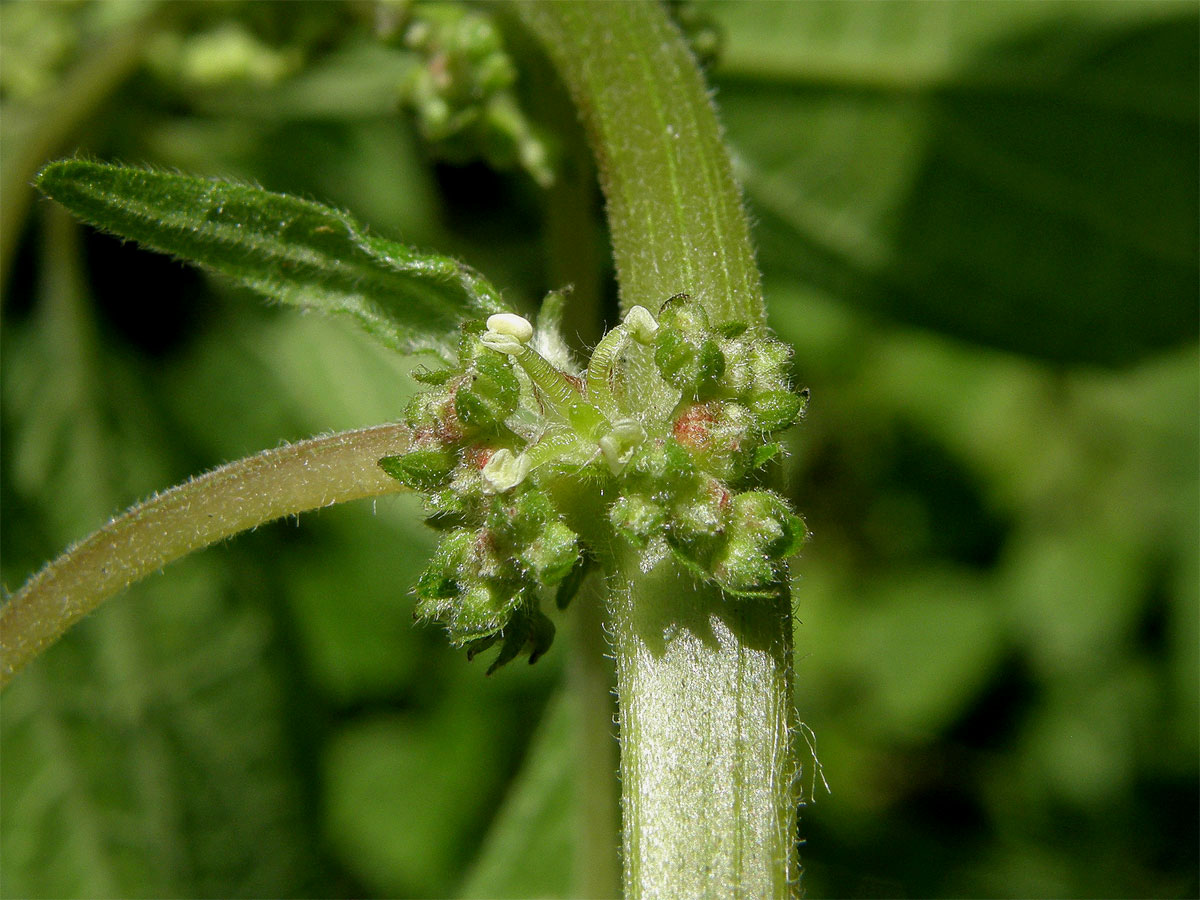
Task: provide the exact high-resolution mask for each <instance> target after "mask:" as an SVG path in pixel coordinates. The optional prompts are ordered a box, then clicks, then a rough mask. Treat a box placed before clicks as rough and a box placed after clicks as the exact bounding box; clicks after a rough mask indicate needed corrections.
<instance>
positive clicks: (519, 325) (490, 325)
mask: <svg viewBox="0 0 1200 900" xmlns="http://www.w3.org/2000/svg"><path fill="white" fill-rule="evenodd" d="M487 329H488V331H489V332H493V333H495V334H508V335H512V336H513V337H514V338H516V339H517V340H518V341H519V342H521V343H522V344H524V343H526V342H527V341H528V340H529V339H530V338H531V337H533V325H531V324H530V323H529V320H528V319H526V318H525V317H523V316H518V315H517V314H516V313H496V314H495V315H494V316H488V320H487Z"/></svg>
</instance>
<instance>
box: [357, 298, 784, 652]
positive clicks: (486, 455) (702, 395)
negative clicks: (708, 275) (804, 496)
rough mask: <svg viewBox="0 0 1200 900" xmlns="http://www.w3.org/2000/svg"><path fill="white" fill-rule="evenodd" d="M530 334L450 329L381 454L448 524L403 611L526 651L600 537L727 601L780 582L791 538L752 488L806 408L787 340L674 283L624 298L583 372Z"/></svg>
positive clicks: (779, 509)
mask: <svg viewBox="0 0 1200 900" xmlns="http://www.w3.org/2000/svg"><path fill="white" fill-rule="evenodd" d="M538 332H539V334H538V336H537V340H535V338H534V328H533V326H532V325H531V324H530V323H529V322H528V321H527V320H525V319H523V318H521V317H520V316H516V315H513V314H510V313H501V314H498V315H494V316H492V317H490V318H489V319H488V320H487V325H486V328H482V327H480V326H479V325H477V324H476V325H468V326H464V331H463V336H462V340H461V342H460V346H459V353H458V363H457V365H455V366H453V367H451V368H448V369H444V370H441V371H438V372H432V373H431V372H422V373H420V374H419V375H418V378H419V379H420V380H421V381H423V382H424V383H426V384H427V385H428V389H427V390H426V391H424V392H422V393H420V394H418V395H417V396H416V397H415V398H414V399H413V401H412V403H411V404H410V406H409V409H408V412H407V415H406V421H407V424H408V425H409V427H410V429H411V431H412V440H411V444H410V447H409V449H408V451H407V452H406V453H404V454H402V455H399V456H392V457H386V458H384V459H382V460H380V465H381V466H382V467H383V468H384V470H385V471H386V472H387V473H388V474H389V475H391V476H393V477H394V478H397V479H399V480H400V481H402V482H403V483H404V484H406V485H408V486H409V487H412V488H413V489H414V490H418V491H421V492H423V493H425V495H426V498H427V499H426V504H427V508H428V512H429V520H428V521H429V522H430V524H432V525H434V526H435V527H437V528H440V529H442V530H444V531H446V535H445V537H444V538H443V540H442V543H441V545H440V546H439V547H438V549H437V552H436V553H435V555H434V558H433V560H432V562H431V563H430V565H429V567H428V568H427V569H426V571H425V573H424V574H423V575H422V576H421V579H420V580H419V582H418V584H417V587H416V593H417V597H418V604H417V615H418V616H419V617H421V618H426V619H432V620H436V621H439V622H441V623H442V624H444V625H445V626H446V628H447V630H448V632H449V634H450V637H451V640H452V641H453V642H454V643H456V644H460V645H465V646H466V647H467V648H468V653H469V654H470V655H473V654H474V653H476V652H478V651H479V650H481V649H483V648H484V647H487V646H491V645H492V644H494V643H496V642H498V641H501V642H502V645H501V650H500V655H499V657H498V659H497V660H496V662H495V664H494V665H493V667H492V668H493V669H494V668H495V667H496V666H498V665H501V664H503V663H504V662H507V661H508V660H510V659H512V658H513V657H514V656H516V655H517V654H518V653H520V652H522V651H523V650H526V649H528V650H529V653H530V656H531V657H532V658H533V659H536V658H537V657H538V656H539V655H540V654H541V653H542V652H544V651H545V649H546V647H547V646H548V645H549V642H550V640H551V639H552V637H553V634H554V628H553V625H552V624H551V622H550V620H549V618H548V617H547V616H546V615H545V614H544V613H543V612H542V611H541V607H540V602H541V597H542V595H543V594H544V593H546V592H547V590H548V589H554V590H555V591H556V592H557V598H558V604H559V606H560V608H561V607H563V606H565V605H566V604H567V603H568V602H569V601H570V599H571V595H572V594H573V593H574V591H575V590H576V589H577V587H578V585H579V582H580V581H581V580H582V577H583V575H584V573H585V572H586V569H587V567H588V564H589V561H590V560H592V559H594V558H596V557H597V556H601V555H602V554H600V553H598V552H597V550H598V549H599V548H600V547H604V548H606V550H605V552H609V553H611V548H612V545H613V542H614V541H624V542H626V543H627V544H628V545H629V546H631V547H632V548H634V549H635V550H636V551H637V552H638V553H640V554H641V562H642V566H643V568H644V569H646V570H647V571H648V570H649V569H650V568H652V567H653V566H655V565H656V564H657V563H658V562H660V561H661V560H662V559H663V558H665V557H666V556H668V555H674V557H675V558H676V559H678V560H680V561H681V562H682V563H684V564H685V565H686V566H687V567H688V568H689V569H691V570H692V571H693V572H694V573H695V574H696V576H697V578H699V579H702V580H710V581H714V582H716V583H717V584H718V585H719V586H720V587H721V588H722V589H723V590H724V591H725V592H727V593H728V594H730V595H733V596H736V597H749V598H752V597H764V596H774V595H775V594H777V592H778V591H779V588H780V585H781V583H782V581H783V578H784V572H783V565H784V563H783V561H784V559H785V558H786V557H787V556H789V555H791V554H792V553H795V552H796V550H797V549H798V548H799V547H800V545H801V543H803V541H804V538H805V536H806V530H805V527H804V523H803V521H802V520H801V519H800V518H799V517H798V516H797V515H795V513H793V512H792V511H791V508H790V506H789V505H788V503H787V501H785V500H784V499H783V498H782V497H780V496H779V495H777V494H775V493H773V492H771V491H769V490H766V489H764V488H763V487H761V486H760V485H759V484H758V482H759V481H760V480H761V479H760V478H759V474H760V473H761V470H762V468H763V467H764V466H765V465H766V464H767V462H768V461H769V460H771V459H772V458H773V457H775V456H777V455H778V454H780V453H781V452H782V448H781V446H780V445H779V444H778V443H774V442H772V440H771V438H772V436H773V435H775V434H776V433H777V432H779V431H781V430H782V429H784V428H787V427H788V426H789V425H791V424H793V423H794V422H795V421H796V420H797V419H798V418H799V417H800V416H801V415H802V414H803V411H804V405H805V400H806V396H807V393H806V392H801V393H796V392H793V391H792V390H791V388H790V386H789V383H788V368H789V364H790V361H791V356H790V350H789V349H788V348H787V346H786V345H784V344H782V343H780V342H779V341H776V340H774V339H772V338H770V337H768V336H767V335H765V334H763V333H762V332H761V331H753V330H750V329H747V328H746V327H744V326H740V325H726V326H724V327H720V328H713V327H711V325H710V323H709V321H708V319H707V316H706V315H705V312H704V309H703V307H702V306H701V305H700V304H699V303H697V302H695V301H694V300H692V299H691V298H690V297H688V296H687V295H685V294H680V295H677V296H675V297H672V298H671V299H670V300H668V301H667V302H666V303H665V304H663V306H662V308H661V309H660V311H659V313H658V315H657V316H655V315H653V314H651V313H650V312H649V311H648V310H647V309H645V308H643V307H634V308H633V309H631V310H630V311H629V313H628V314H627V315H626V316H625V319H624V321H623V322H622V323H621V324H620V325H618V326H617V327H616V328H614V329H612V330H611V331H610V332H608V334H606V335H605V336H604V338H603V339H602V340H601V341H600V343H599V344H598V345H597V346H596V348H595V350H594V351H593V353H592V357H591V360H590V361H589V363H588V366H587V369H586V371H576V370H573V369H572V368H571V366H570V363H569V360H568V359H567V358H566V355H565V353H564V352H562V351H561V350H560V349H559V343H560V342H557V341H556V340H555V335H554V334H553V333H552V330H551V329H550V328H549V327H540V328H539V329H538ZM552 360H553V362H552ZM581 535H586V538H585V537H583V536H581ZM489 671H490V670H489Z"/></svg>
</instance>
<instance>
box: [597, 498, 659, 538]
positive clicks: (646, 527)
mask: <svg viewBox="0 0 1200 900" xmlns="http://www.w3.org/2000/svg"><path fill="white" fill-rule="evenodd" d="M608 520H609V522H611V523H612V526H613V528H615V529H617V531H618V532H619V533H620V534H621V535H622V536H623V537H624V538H625V539H626V540H627V541H629V543H631V544H633V546H635V547H637V548H638V549H639V550H640V549H644V548H645V547H646V546H648V545H649V543H650V539H651V538H652V537H653V536H654V535H656V534H658V533H659V532H660V531H661V530H662V528H663V525H664V523H665V522H666V520H667V511H666V510H665V509H664V508H663V506H662V504H660V503H655V502H654V501H653V500H651V499H650V498H649V497H645V496H642V495H640V494H627V495H626V496H624V497H618V498H617V501H616V503H614V504H613V505H612V506H611V507H610V508H609V511H608Z"/></svg>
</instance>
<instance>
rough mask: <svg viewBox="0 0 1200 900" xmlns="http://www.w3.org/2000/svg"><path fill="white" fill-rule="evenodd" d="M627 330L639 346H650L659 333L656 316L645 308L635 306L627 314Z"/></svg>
mask: <svg viewBox="0 0 1200 900" xmlns="http://www.w3.org/2000/svg"><path fill="white" fill-rule="evenodd" d="M624 324H625V330H626V332H628V333H629V336H630V337H631V338H633V339H634V340H635V341H637V342H638V343H639V344H649V343H650V342H651V341H653V340H654V335H655V334H656V333H657V332H658V322H657V321H656V320H655V318H654V314H653V313H651V312H650V310H648V309H646V307H644V306H635V307H633V308H632V309H631V310H629V312H627V313H626V314H625V323H624Z"/></svg>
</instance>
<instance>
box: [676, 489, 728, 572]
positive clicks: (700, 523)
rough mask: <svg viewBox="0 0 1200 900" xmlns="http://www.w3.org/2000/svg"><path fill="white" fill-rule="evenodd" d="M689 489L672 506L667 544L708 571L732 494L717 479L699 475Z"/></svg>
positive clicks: (689, 561)
mask: <svg viewBox="0 0 1200 900" xmlns="http://www.w3.org/2000/svg"><path fill="white" fill-rule="evenodd" d="M689 488H690V489H689V490H686V491H683V492H680V494H679V495H678V496H677V497H676V499H675V503H674V505H673V506H672V507H671V511H670V522H669V523H668V525H667V529H666V538H667V543H668V545H669V546H670V547H671V549H672V550H674V551H675V553H676V556H678V557H680V558H681V559H683V560H684V561H685V562H687V563H689V564H690V565H692V566H693V567H695V568H696V569H697V570H698V571H700V572H703V573H705V574H707V572H708V570H709V568H710V563H711V560H712V557H713V554H714V553H716V551H717V550H718V549H719V547H720V545H721V543H722V540H723V537H722V536H723V534H724V531H725V523H726V520H727V519H728V514H729V504H730V500H731V495H730V492H729V490H728V489H727V488H726V487H725V486H724V485H723V484H721V482H720V481H718V480H717V479H715V478H712V477H709V476H703V475H699V474H698V475H697V476H696V477H695V478H694V479H693V480H692V484H691V485H690V486H689Z"/></svg>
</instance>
